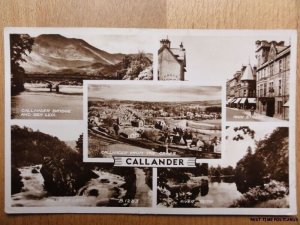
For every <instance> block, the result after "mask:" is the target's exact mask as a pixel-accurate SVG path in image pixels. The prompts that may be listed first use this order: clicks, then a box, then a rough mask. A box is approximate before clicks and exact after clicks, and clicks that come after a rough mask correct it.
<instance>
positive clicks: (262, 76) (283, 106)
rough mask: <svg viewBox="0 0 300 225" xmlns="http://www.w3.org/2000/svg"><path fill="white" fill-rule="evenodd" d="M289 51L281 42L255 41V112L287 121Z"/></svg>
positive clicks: (288, 47)
mask: <svg viewBox="0 0 300 225" xmlns="http://www.w3.org/2000/svg"><path fill="white" fill-rule="evenodd" d="M290 50H291V46H290V45H289V46H285V45H284V42H283V41H280V42H276V41H271V42H268V41H256V51H255V55H256V59H257V82H256V92H257V100H258V101H257V104H256V106H257V107H256V108H257V111H258V112H259V113H261V114H263V115H266V116H270V117H276V118H279V119H285V120H288V118H289V113H288V112H289V77H290Z"/></svg>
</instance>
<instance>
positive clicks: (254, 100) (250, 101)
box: [248, 98, 256, 104]
mask: <svg viewBox="0 0 300 225" xmlns="http://www.w3.org/2000/svg"><path fill="white" fill-rule="evenodd" d="M248 103H249V104H256V98H248Z"/></svg>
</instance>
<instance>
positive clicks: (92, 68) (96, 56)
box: [21, 34, 149, 76]
mask: <svg viewBox="0 0 300 225" xmlns="http://www.w3.org/2000/svg"><path fill="white" fill-rule="evenodd" d="M148 55H149V54H148ZM125 56H126V54H122V53H117V54H111V53H108V52H106V51H103V50H100V49H98V48H96V47H94V46H92V45H90V44H88V43H87V42H85V41H84V40H82V39H75V38H66V37H64V36H62V35H59V34H43V35H40V36H37V37H36V38H35V39H34V45H33V47H32V52H31V53H30V54H28V56H26V58H25V60H26V62H23V63H22V64H21V66H22V67H23V68H24V69H25V71H26V73H42V74H49V73H51V74H69V73H80V74H83V75H99V76H112V75H115V73H116V72H117V71H118V70H121V69H123V58H124V57H125ZM130 56H134V54H130ZM147 57H148V56H147Z"/></svg>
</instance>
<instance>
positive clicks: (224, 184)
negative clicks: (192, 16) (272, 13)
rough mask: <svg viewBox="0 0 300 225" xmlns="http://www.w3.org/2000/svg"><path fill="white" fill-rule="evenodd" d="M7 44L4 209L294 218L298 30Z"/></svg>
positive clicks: (14, 31) (13, 37)
mask: <svg viewBox="0 0 300 225" xmlns="http://www.w3.org/2000/svg"><path fill="white" fill-rule="evenodd" d="M4 41H5V42H4V45H5V46H4V47H5V55H4V58H5V212H6V213H9V214H37V213H110V214H121V213H122V214H124V213H128V214H170V215H179V214H184V215H295V214H296V213H297V204H296V199H297V195H296V142H295V141H296V137H295V135H296V133H295V121H296V120H295V118H296V50H297V34H296V31H294V30H197V29H193V30H186V29H114V28H6V29H5V32H4Z"/></svg>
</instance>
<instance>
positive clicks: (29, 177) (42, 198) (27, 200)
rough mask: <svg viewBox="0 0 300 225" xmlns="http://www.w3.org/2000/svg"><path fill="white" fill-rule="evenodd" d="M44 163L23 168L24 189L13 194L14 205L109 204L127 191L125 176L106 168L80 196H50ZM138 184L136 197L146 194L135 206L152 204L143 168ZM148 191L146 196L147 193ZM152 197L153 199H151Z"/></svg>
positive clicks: (97, 172)
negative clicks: (46, 187)
mask: <svg viewBox="0 0 300 225" xmlns="http://www.w3.org/2000/svg"><path fill="white" fill-rule="evenodd" d="M40 168H41V165H36V166H27V167H22V168H20V169H19V171H20V172H21V177H22V182H23V184H24V186H23V188H22V191H21V192H20V193H16V194H14V195H12V198H11V199H12V206H15V207H34V206H45V207H50V206H53V207H55V206H70V207H71V206H109V202H110V199H112V198H115V197H116V194H117V195H118V199H120V198H122V197H124V196H125V194H126V190H124V189H123V188H122V185H123V184H124V183H125V180H124V177H122V176H119V175H117V174H113V173H110V172H106V171H101V170H94V171H93V172H94V173H96V174H97V175H98V176H99V177H98V178H95V179H91V180H90V181H89V182H87V183H86V185H85V186H83V187H82V188H81V189H80V190H78V193H77V195H76V196H66V197H61V196H49V195H48V193H47V192H46V191H45V189H44V178H43V176H42V175H41V173H40ZM135 172H136V176H137V184H136V185H140V186H137V190H136V197H142V198H141V199H140V200H139V204H137V205H131V206H140V205H141V206H143V207H146V206H148V207H149V206H151V204H149V203H151V195H150V194H149V192H151V190H150V189H149V188H148V186H147V187H144V186H143V185H146V184H145V180H144V179H145V173H144V171H143V170H142V169H136V170H135ZM146 193H148V194H147V195H146V196H142V195H143V194H146ZM148 198H149V199H148Z"/></svg>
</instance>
